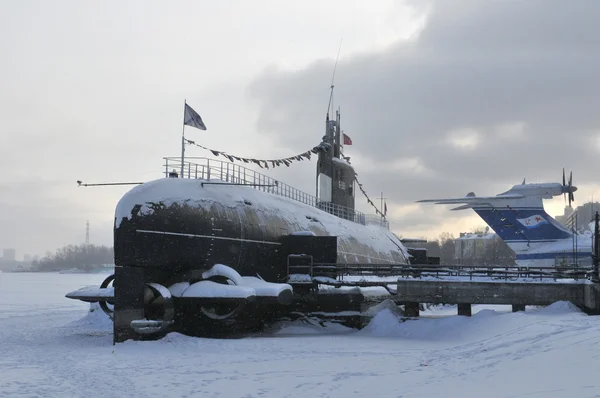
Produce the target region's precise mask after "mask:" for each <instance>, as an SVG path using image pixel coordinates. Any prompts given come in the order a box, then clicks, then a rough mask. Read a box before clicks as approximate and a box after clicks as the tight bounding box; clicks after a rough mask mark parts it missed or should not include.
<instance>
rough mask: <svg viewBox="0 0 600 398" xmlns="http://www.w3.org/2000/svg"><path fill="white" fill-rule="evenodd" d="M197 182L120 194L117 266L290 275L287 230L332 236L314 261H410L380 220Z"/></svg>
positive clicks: (276, 277)
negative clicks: (330, 248) (365, 221)
mask: <svg viewBox="0 0 600 398" xmlns="http://www.w3.org/2000/svg"><path fill="white" fill-rule="evenodd" d="M202 182H203V181H202V180H190V179H172V178H164V179H159V180H155V181H151V182H148V183H145V184H142V185H140V186H138V187H135V188H134V189H132V190H131V191H130V192H129V193H127V194H125V196H124V197H123V198H122V199H121V201H120V202H119V204H118V205H117V212H116V218H115V231H114V248H115V265H116V266H125V267H127V266H131V267H141V268H157V269H164V270H168V271H169V272H170V273H173V274H180V273H186V272H189V271H192V270H197V269H206V268H209V267H210V266H212V265H214V264H219V263H220V264H226V265H228V266H230V267H232V268H234V269H235V270H236V271H237V272H239V273H240V274H241V275H256V274H257V273H258V274H260V276H261V277H262V278H263V279H265V280H268V281H272V282H276V281H281V280H284V279H285V278H286V277H287V266H286V257H287V255H288V254H291V253H286V252H284V251H286V250H285V249H286V242H285V238H286V237H288V236H290V235H292V236H294V235H296V236H302V235H305V236H310V235H314V236H332V237H336V238H337V251H336V255H335V256H333V255H328V256H327V255H323V256H321V258H318V257H319V256H318V255H317V258H315V259H314V262H319V263H346V264H357V263H360V264H371V263H372V264H407V263H408V261H407V258H408V254H407V252H406V249H405V248H404V247H403V246H402V244H401V243H400V241H399V240H398V238H397V237H396V236H395V235H394V234H393V233H391V232H390V231H388V230H387V229H385V228H382V227H380V226H378V225H361V224H358V223H355V222H353V221H349V220H344V219H340V218H338V217H336V216H334V215H332V214H329V213H326V212H324V211H322V210H319V209H317V208H316V207H313V206H310V205H307V204H304V203H300V202H297V201H294V200H292V199H289V198H285V197H280V196H277V195H273V194H270V193H268V192H262V191H259V190H256V189H253V188H249V187H240V186H229V185H227V184H211V185H204V186H203V184H202ZM296 254H300V253H296Z"/></svg>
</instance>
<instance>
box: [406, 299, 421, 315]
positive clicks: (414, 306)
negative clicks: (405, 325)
mask: <svg viewBox="0 0 600 398" xmlns="http://www.w3.org/2000/svg"><path fill="white" fill-rule="evenodd" d="M404 316H408V317H418V316H419V303H413V302H408V303H404Z"/></svg>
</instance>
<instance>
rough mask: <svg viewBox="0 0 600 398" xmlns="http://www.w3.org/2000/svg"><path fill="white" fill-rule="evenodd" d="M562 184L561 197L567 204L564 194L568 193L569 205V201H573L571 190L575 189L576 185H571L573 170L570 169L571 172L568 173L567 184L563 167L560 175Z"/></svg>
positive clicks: (573, 196)
mask: <svg viewBox="0 0 600 398" xmlns="http://www.w3.org/2000/svg"><path fill="white" fill-rule="evenodd" d="M562 185H563V186H562V189H563V197H564V198H565V205H566V204H567V198H566V194H569V207H571V202H575V195H573V192H575V191H577V187H574V186H573V171H571V173H570V174H569V185H567V182H566V178H565V168H564V167H563V175H562Z"/></svg>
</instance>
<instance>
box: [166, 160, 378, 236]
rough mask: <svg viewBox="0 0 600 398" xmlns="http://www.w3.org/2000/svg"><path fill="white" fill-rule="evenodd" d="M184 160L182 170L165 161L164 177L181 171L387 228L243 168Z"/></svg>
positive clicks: (373, 219)
mask: <svg viewBox="0 0 600 398" xmlns="http://www.w3.org/2000/svg"><path fill="white" fill-rule="evenodd" d="M187 159H189V160H187V161H184V162H183V168H182V164H181V158H176V157H166V158H164V161H165V163H164V168H165V177H169V176H170V175H171V174H172V173H176V174H177V175H178V176H179V175H180V174H182V170H183V174H182V175H181V177H183V178H192V179H202V180H219V181H223V182H228V183H232V184H243V185H247V186H249V187H252V188H254V189H257V190H260V191H264V192H268V193H271V194H274V195H278V196H283V197H285V198H289V199H293V200H295V201H298V202H301V203H304V204H307V205H309V206H313V207H316V208H317V209H320V210H323V211H325V212H327V213H330V214H333V215H335V216H337V217H340V218H343V219H346V220H350V221H354V222H356V223H359V224H362V225H367V224H375V225H381V226H382V227H384V228H387V229H389V223H388V221H387V220H385V219H382V218H381V217H379V216H374V215H366V214H364V213H362V212H360V211H356V210H353V209H351V208H348V207H344V206H340V205H337V204H334V203H331V202H321V201H319V200H318V199H317V197H316V196H313V195H311V194H308V193H306V192H304V191H301V190H299V189H296V188H294V187H292V186H291V185H288V184H286V183H283V182H281V181H278V180H276V179H274V178H272V177H269V176H267V175H264V174H262V173H259V172H257V171H254V170H252V169H249V168H247V167H245V166H242V165H239V164H235V163H231V162H226V161H222V160H216V159H209V158H204V157H190V158H187Z"/></svg>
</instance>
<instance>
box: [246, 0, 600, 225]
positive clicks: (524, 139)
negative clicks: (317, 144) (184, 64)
mask: <svg viewBox="0 0 600 398" xmlns="http://www.w3.org/2000/svg"><path fill="white" fill-rule="evenodd" d="M598 48H600V3H597V2H559V1H545V0H543V1H542V0H533V1H527V2H516V1H485V2H481V1H475V0H468V1H462V0H461V1H458V0H456V1H449V0H439V1H433V2H432V3H431V14H430V15H429V18H428V21H427V23H426V25H425V27H424V29H423V31H422V32H421V33H420V35H419V36H418V38H416V39H415V40H413V41H410V42H400V43H398V44H396V45H394V46H392V47H389V48H388V49H386V50H385V51H380V52H372V53H365V54H361V55H357V56H348V57H346V58H343V59H341V60H340V62H339V64H338V68H337V75H336V89H335V99H336V104H340V105H341V107H342V126H343V128H344V129H345V131H346V133H347V134H348V135H350V136H351V137H352V139H353V142H354V146H353V147H348V148H347V153H348V154H350V155H351V156H353V157H354V158H355V159H356V161H355V162H354V164H355V165H356V167H357V172H358V173H359V174H360V177H361V180H362V182H363V183H364V184H365V186H366V187H367V189H368V187H371V189H372V190H373V191H374V192H373V193H372V195H373V196H375V195H376V194H377V193H376V192H377V191H379V189H380V187H385V188H384V190H385V191H386V196H387V197H389V198H392V200H393V201H394V203H396V204H397V205H403V204H407V203H410V202H412V201H415V200H418V199H423V198H426V197H432V196H433V197H440V196H446V195H452V196H453V195H464V194H466V192H467V191H470V190H475V191H476V192H479V193H487V194H494V193H499V192H500V191H501V190H505V189H507V188H508V187H509V186H510V185H512V184H516V183H519V182H520V181H521V180H522V179H523V177H529V180H533V179H539V180H552V181H559V180H560V177H561V169H562V167H566V168H567V170H569V169H573V170H574V176H575V182H576V183H577V184H579V185H580V186H581V185H585V184H595V182H596V181H597V175H596V171H595V169H594V167H592V165H593V164H594V163H595V160H596V159H597V158H598V155H599V149H600V147H599V146H597V144H598V142H597V137H598V135H599V134H600V113H599V112H598V109H599V108H600V96H598V92H600V80H599V79H598V78H597V73H598V70H600V53H598V51H597V49H598ZM332 69H333V62H332V61H331V60H327V61H325V60H324V61H317V62H315V63H313V64H312V65H310V66H309V67H307V68H305V69H303V70H300V71H285V70H273V69H270V70H266V71H264V73H263V74H262V75H261V76H260V77H258V78H257V79H256V80H255V81H254V82H253V84H252V85H251V86H250V88H249V95H250V96H251V97H252V98H254V99H255V100H256V101H257V103H258V104H259V110H260V116H259V119H258V125H259V128H260V130H261V131H265V132H266V134H268V135H269V137H272V138H274V139H280V140H282V141H285V142H287V143H293V144H294V145H296V146H306V144H308V143H309V142H314V141H315V140H316V139H318V138H320V134H319V132H320V131H323V124H324V123H323V119H324V114H325V110H326V103H327V90H326V89H327V86H328V82H329V79H330V78H331V73H332ZM375 165H376V166H377V167H375ZM394 165H395V166H396V167H393V166H394ZM407 221H411V220H410V219H407ZM411 222H414V220H412V221H411ZM424 223H425V224H428V222H424ZM432 223H433V221H432ZM405 228H409V229H410V228H411V226H410V225H407V224H405Z"/></svg>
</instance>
